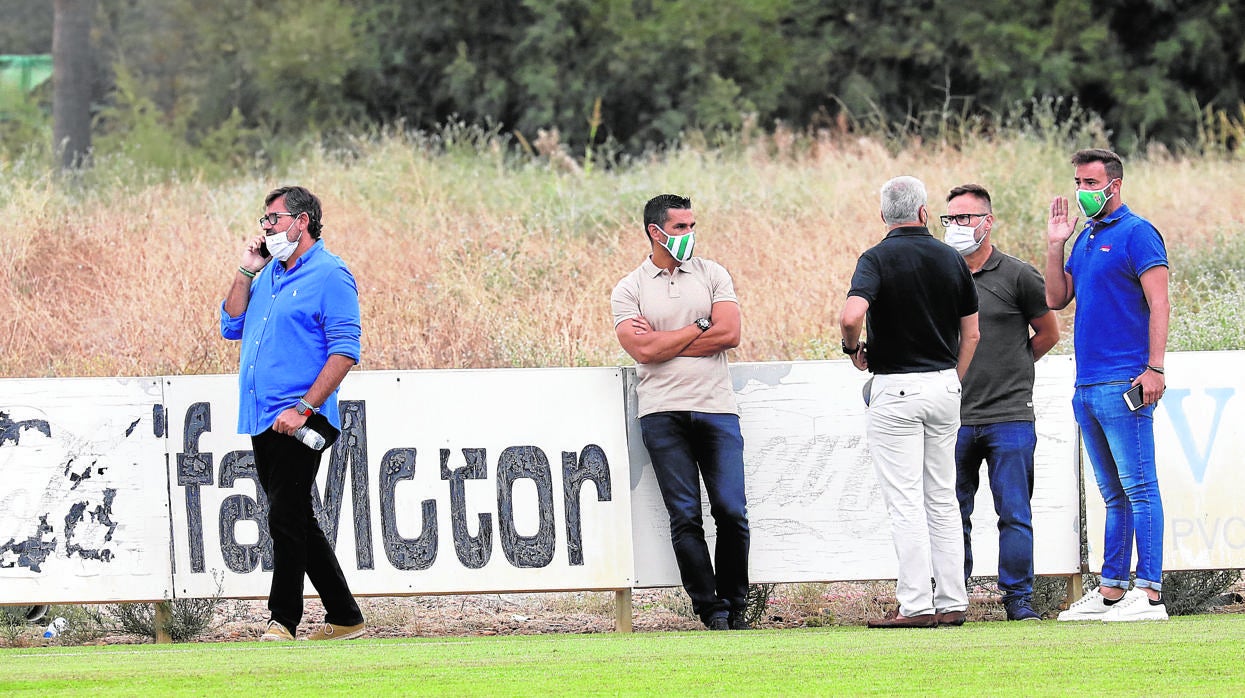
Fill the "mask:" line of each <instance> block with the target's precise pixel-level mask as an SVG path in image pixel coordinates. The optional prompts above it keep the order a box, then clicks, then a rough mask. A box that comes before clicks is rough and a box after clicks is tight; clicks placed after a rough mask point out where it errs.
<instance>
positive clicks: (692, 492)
mask: <svg viewBox="0 0 1245 698" xmlns="http://www.w3.org/2000/svg"><path fill="white" fill-rule="evenodd" d="M640 433H641V435H642V436H643V437H644V446H645V448H647V449H648V455H649V458H650V459H652V461H653V470H654V472H655V473H656V475H657V485H658V487H659V488H660V489H661V497H662V499H663V500H664V501H665V503H666V512H667V513H668V514H669V515H670V541H671V542H672V543H673V544H674V557H675V560H676V561H677V562H678V564H679V575H680V577H681V578H682V580H683V588H684V589H686V590H687V595H688V596H689V597H691V600H692V610H693V611H695V612H696V614H697V615H698V616H700V618H701V620H703V621H705V622H708V620H709V618H710V617H712V616H714V615H716V614H720V613H732V614H742V613H743V611H744V610H745V609H746V608H747V606H748V511H747V504H748V503H747V500H746V498H745V497H744V439H743V435H742V434H740V432H739V417H738V416H736V415H733V414H709V413H705V412H656V413H653V414H648V415H645V416H643V417H641V418H640ZM700 478H704V481H705V489H706V490H707V491H708V494H709V506H710V509H709V511H710V513H711V514H713V521H714V523H715V524H716V526H717V532H718V540H717V549H716V550H715V551H714V563H710V561H709V546H708V545H707V544H706V543H705V529H704V525H703V523H702V519H701V510H700Z"/></svg>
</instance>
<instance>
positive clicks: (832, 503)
mask: <svg viewBox="0 0 1245 698" xmlns="http://www.w3.org/2000/svg"><path fill="white" fill-rule="evenodd" d="M731 376H732V379H733V380H734V384H735V394H736V397H737V398H738V400H739V406H740V429H741V431H742V432H743V437H744V463H745V477H746V483H747V485H746V490H747V495H748V519H749V524H750V527H751V530H752V540H751V552H750V561H749V562H750V564H749V567H750V570H749V575H750V580H751V581H752V582H754V583H760V582H801V581H836V580H852V579H893V578H894V577H895V574H896V564H897V563H896V560H895V553H894V546H893V543H892V540H891V535H890V523H889V518H888V516H887V513H886V506H885V504H884V503H883V501H882V494H881V490H880V489H879V488H878V484H877V478H876V476H875V475H874V471H873V461H872V459H871V458H870V457H869V451H868V443H867V440H866V439H865V406H864V402H863V400H862V399H861V387H862V386H863V385H864V382H865V380H866V379H867V378H868V376H869V374H866V373H862V372H860V371H857V370H856V369H855V368H854V367H853V366H852V365H851V363H850V362H848V361H803V362H794V363H755V364H747V363H745V364H734V365H732V366H731ZM1071 386H1072V374H1071V359H1070V358H1068V357H1049V358H1047V359H1043V360H1042V361H1041V362H1040V363H1039V364H1038V379H1037V385H1036V386H1035V390H1034V393H1035V394H1034V399H1035V403H1036V405H1035V406H1036V409H1037V411H1038V419H1037V430H1038V448H1037V453H1036V456H1035V458H1036V467H1035V470H1036V474H1035V483H1034V497H1033V509H1034V548H1035V550H1034V555H1035V561H1034V567H1035V569H1036V571H1037V573H1038V574H1070V573H1073V572H1075V571H1077V570H1078V569H1079V564H1080V563H1079V562H1078V557H1079V548H1080V542H1079V533H1078V514H1077V509H1078V503H1077V502H1078V490H1077V470H1076V431H1075V424H1074V423H1073V420H1072V412H1071V405H1070V403H1069V402H1068V398H1069V396H1070V395H1071V392H1072V387H1071ZM630 390H631V391H632V392H634V385H632V386H631V387H630ZM628 406H629V412H628V424H629V426H630V429H631V433H630V435H629V437H628V438H629V441H630V443H631V448H632V450H631V468H632V470H631V480H632V486H633V488H634V489H635V491H634V492H633V494H632V501H633V507H634V509H635V516H634V518H633V519H632V526H633V528H634V532H633V536H634V537H635V549H636V575H635V576H636V584H637V586H667V585H677V584H679V577H678V570H677V567H676V565H675V562H674V552H673V550H672V547H671V544H670V532H669V519H668V517H667V516H666V512H665V508H664V506H663V505H662V500H661V493H660V492H659V491H658V489H657V484H656V481H655V479H654V474H653V468H652V465H651V463H650V462H649V459H648V454H647V452H645V450H644V446H643V444H642V442H641V441H640V436H639V426H638V423H637V421H636V419H635V400H634V399H629V400H628ZM982 469H983V470H982V484H981V488H980V490H979V492H978V496H977V500H976V511H975V513H974V514H973V517H972V521H973V551H974V555H973V556H974V559H975V566H974V570H973V573H974V574H975V575H981V576H990V575H995V574H997V562H998V529H997V524H998V517H997V516H996V515H995V513H994V503H993V500H992V499H991V495H990V490H989V483H988V478H987V477H986V475H985V466H984V465H983V466H982ZM702 507H703V510H704V515H705V530H706V534H707V538H709V540H710V547H711V549H712V545H713V542H712V540H713V537H714V536H713V531H714V528H713V521H712V516H710V514H709V505H708V499H707V497H703V496H702Z"/></svg>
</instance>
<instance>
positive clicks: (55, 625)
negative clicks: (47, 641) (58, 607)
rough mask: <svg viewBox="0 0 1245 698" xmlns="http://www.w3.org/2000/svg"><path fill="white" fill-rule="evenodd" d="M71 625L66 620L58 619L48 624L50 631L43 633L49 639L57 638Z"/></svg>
mask: <svg viewBox="0 0 1245 698" xmlns="http://www.w3.org/2000/svg"><path fill="white" fill-rule="evenodd" d="M67 625H69V621H67V620H65V619H64V618H57V619H56V620H54V621H52V622H51V623H49V624H48V629H47V630H44V631H43V636H44V637H47V638H52V637H56V636H57V635H60V634H61V633H62V632H64V631H65V626H67Z"/></svg>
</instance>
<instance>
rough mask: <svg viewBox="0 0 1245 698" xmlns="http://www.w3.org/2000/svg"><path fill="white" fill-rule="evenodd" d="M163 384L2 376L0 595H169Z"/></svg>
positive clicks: (49, 599) (2, 598)
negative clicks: (161, 385) (8, 377)
mask: <svg viewBox="0 0 1245 698" xmlns="http://www.w3.org/2000/svg"><path fill="white" fill-rule="evenodd" d="M160 404H161V400H160V385H159V382H158V381H157V380H155V379H152V378H117V379H85V378H83V379H76V378H68V379H30V380H24V379H23V380H5V381H0V602H7V603H24V602H30V603H57V602H70V601H84V602H85V601H97V602H105V601H120V600H129V599H163V598H167V597H169V596H170V591H171V588H172V587H171V583H172V582H171V577H170V568H169V523H168V522H169V500H168V494H167V481H166V478H165V474H164V471H165V466H164V455H165V446H164V439H163V438H162V434H163V429H164V426H163V411H162V410H161V409H160Z"/></svg>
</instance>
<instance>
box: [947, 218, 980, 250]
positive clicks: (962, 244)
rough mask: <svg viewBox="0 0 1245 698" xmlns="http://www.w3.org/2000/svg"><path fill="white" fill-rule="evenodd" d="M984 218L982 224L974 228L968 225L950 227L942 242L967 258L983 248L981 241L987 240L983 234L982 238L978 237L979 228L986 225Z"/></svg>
mask: <svg viewBox="0 0 1245 698" xmlns="http://www.w3.org/2000/svg"><path fill="white" fill-rule="evenodd" d="M985 222H986V219H985V218H984V217H983V218H982V219H981V223H978V224H977V225H976V226H975V227H974V226H967V225H949V226H947V233H946V235H944V236H943V238H942V241H943V242H945V243H947V244H948V245H950V246H952V247H954V248H955V251H956V252H959V253H960V254H961V255H963V256H965V257H967V256H969V255H970V254H972V253H974V252H976V251H977V250H978V249H979V248H980V247H981V241H982V240H984V239H986V234H985V233H982V234H981V237H980V238H979V237H977V228H980V227H981V224H982V223H985Z"/></svg>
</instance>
